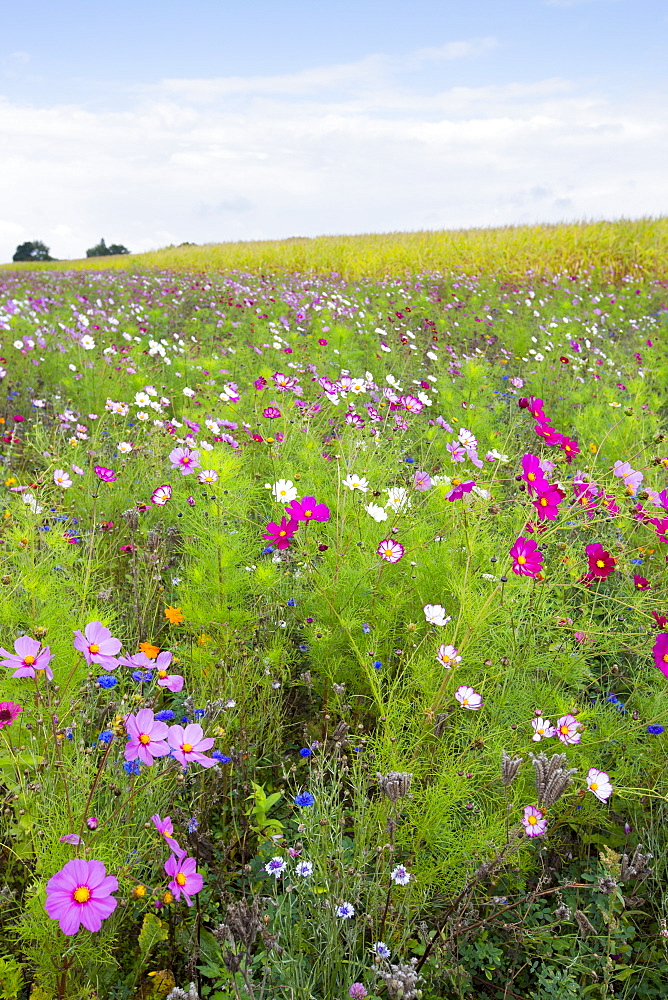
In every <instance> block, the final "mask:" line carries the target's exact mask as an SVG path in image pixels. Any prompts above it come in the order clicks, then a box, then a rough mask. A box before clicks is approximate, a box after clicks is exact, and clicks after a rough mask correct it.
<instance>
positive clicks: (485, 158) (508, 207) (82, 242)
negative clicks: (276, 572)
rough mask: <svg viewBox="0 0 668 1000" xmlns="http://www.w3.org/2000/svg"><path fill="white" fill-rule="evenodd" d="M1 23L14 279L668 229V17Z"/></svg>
mask: <svg viewBox="0 0 668 1000" xmlns="http://www.w3.org/2000/svg"><path fill="white" fill-rule="evenodd" d="M0 10H1V11H2V30H1V32H0V262H5V261H9V260H11V256H12V254H13V253H14V250H15V249H16V247H17V245H18V244H20V243H22V242H24V241H27V240H42V241H43V242H44V243H46V244H47V245H48V246H49V247H50V249H51V253H52V255H53V256H55V257H57V258H59V259H66V258H77V257H82V256H84V255H85V251H86V249H87V248H88V247H91V246H93V245H95V244H96V243H98V241H99V240H100V238H104V239H106V242H107V243H108V244H109V243H122V244H123V245H125V246H126V247H128V248H129V249H130V250H131V251H133V252H141V251H144V250H149V249H156V248H159V247H163V246H168V245H170V244H178V243H182V242H186V241H187V242H192V243H211V242H223V241H227V240H257V239H280V238H285V237H291V236H318V235H325V234H326V235H336V234H352V233H369V232H393V231H410V230H432V229H460V228H468V227H480V226H502V225H516V224H525V223H543V222H560V221H583V220H593V219H618V218H622V217H625V218H638V217H642V216H658V215H663V214H668V69H667V67H668V3H666V2H665V0H466V2H464V0H409V2H404V0H382V2H380V0H336V2H330V0H246V2H244V3H241V2H238V0H187V2H181V0H159V2H158V0H114V2H113V3H109V4H106V3H105V4H101V3H91V2H90V0H85V2H81V0H57V2H54V0H31V2H30V3H28V4H18V3H16V2H14V3H12V4H11V5H10V4H9V3H8V2H7V0H0Z"/></svg>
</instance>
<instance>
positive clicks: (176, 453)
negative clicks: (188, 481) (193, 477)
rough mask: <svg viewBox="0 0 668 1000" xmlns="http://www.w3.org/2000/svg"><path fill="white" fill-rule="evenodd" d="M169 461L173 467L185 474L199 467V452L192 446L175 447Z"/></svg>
mask: <svg viewBox="0 0 668 1000" xmlns="http://www.w3.org/2000/svg"><path fill="white" fill-rule="evenodd" d="M169 461H170V462H171V463H172V468H173V469H179V470H180V471H181V472H182V473H183V475H184V476H187V475H188V473H190V472H194V471H195V469H199V467H200V464H199V452H198V451H191V449H190V448H174V449H173V450H172V451H170V453H169Z"/></svg>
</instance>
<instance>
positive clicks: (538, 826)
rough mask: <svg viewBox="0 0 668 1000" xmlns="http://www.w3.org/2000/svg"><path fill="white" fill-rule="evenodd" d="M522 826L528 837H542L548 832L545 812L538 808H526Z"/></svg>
mask: <svg viewBox="0 0 668 1000" xmlns="http://www.w3.org/2000/svg"><path fill="white" fill-rule="evenodd" d="M522 826H523V827H524V829H525V831H526V835H527V837H540V836H541V834H543V833H545V831H546V830H547V820H546V819H545V817H544V816H543V810H542V809H539V808H538V806H525V807H524V815H523V816H522Z"/></svg>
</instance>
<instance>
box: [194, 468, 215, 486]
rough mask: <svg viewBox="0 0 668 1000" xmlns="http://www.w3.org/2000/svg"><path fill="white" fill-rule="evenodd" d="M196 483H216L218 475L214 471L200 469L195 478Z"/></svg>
mask: <svg viewBox="0 0 668 1000" xmlns="http://www.w3.org/2000/svg"><path fill="white" fill-rule="evenodd" d="M197 482H198V483H217V482H218V473H217V472H216V470H215V469H202V471H201V472H200V474H199V476H198V477H197Z"/></svg>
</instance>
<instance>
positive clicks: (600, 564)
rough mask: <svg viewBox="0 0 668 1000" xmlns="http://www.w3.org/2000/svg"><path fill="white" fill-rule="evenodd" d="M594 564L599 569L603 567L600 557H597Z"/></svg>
mask: <svg viewBox="0 0 668 1000" xmlns="http://www.w3.org/2000/svg"><path fill="white" fill-rule="evenodd" d="M596 565H597V566H598V568H599V569H603V568H604V567H605V563H604V561H603V560H602V559H597V560H596Z"/></svg>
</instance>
